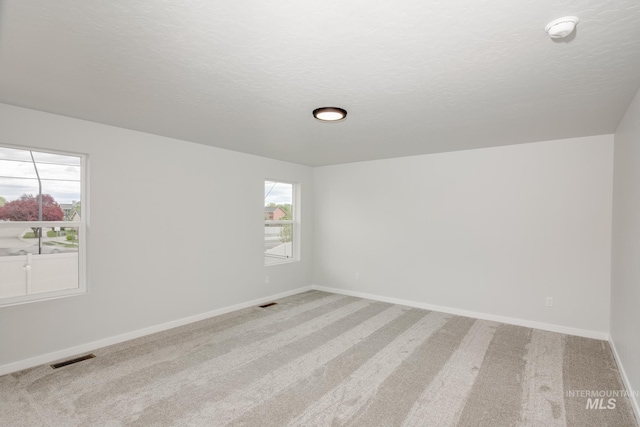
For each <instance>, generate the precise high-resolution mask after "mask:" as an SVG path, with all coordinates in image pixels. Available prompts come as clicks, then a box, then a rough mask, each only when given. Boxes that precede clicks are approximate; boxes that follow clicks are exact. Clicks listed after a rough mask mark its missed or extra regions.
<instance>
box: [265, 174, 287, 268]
mask: <svg viewBox="0 0 640 427" xmlns="http://www.w3.org/2000/svg"><path fill="white" fill-rule="evenodd" d="M293 195H294V185H293V184H291V183H286V182H276V181H265V183H264V220H265V227H264V249H265V252H264V255H265V264H274V263H278V262H282V261H283V260H289V259H291V258H293V244H294V204H293V203H294V197H293Z"/></svg>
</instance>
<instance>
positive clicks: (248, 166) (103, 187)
mask: <svg viewBox="0 0 640 427" xmlns="http://www.w3.org/2000/svg"><path fill="white" fill-rule="evenodd" d="M0 144H11V145H19V146H29V147H37V148H43V149H55V150H68V151H73V152H82V153H87V154H88V155H89V162H90V223H89V231H88V234H89V246H88V286H89V289H90V293H89V294H87V295H82V296H78V297H72V298H64V299H57V300H51V301H44V302H37V303H30V304H24V305H19V306H11V307H4V308H0V367H1V366H2V365H6V364H10V363H14V362H18V361H21V360H24V359H27V358H30V357H35V356H40V355H43V354H46V353H49V352H54V351H59V350H62V349H66V348H70V347H73V346H78V345H82V344H84V343H89V342H93V341H96V340H100V339H105V338H108V337H112V336H115V335H119V334H124V333H128V332H130V331H135V330H138V329H140V328H145V327H150V326H154V325H158V324H161V323H164V322H169V321H172V320H176V319H181V318H184V317H188V316H193V315H197V314H199V313H204V312H208V311H211V310H214V309H217V308H221V307H227V306H230V305H234V304H238V303H242V302H246V301H250V300H253V299H257V298H260V297H265V296H269V295H273V294H277V293H280V292H285V291H288V290H292V289H296V288H300V287H303V286H308V285H310V284H311V273H312V255H311V249H312V246H311V240H312V237H313V236H312V233H313V217H312V213H313V207H312V203H313V197H312V186H313V184H312V169H311V168H309V167H306V166H299V165H294V164H290V163H285V162H280V161H275V160H269V159H265V158H261V157H256V156H251V155H246V154H241V153H236V152H232V151H227V150H222V149H218V148H212V147H208V146H204V145H198V144H192V143H187V142H184V141H177V140H173V139H170V138H164V137H160V136H156V135H149V134H144V133H140V132H134V131H130V130H126V129H120V128H115V127H110V126H104V125H100V124H96V123H92V122H86V121H81V120H76V119H71V118H67V117H61V116H56V115H52V114H47V113H42V112H37V111H33V110H28V109H22V108H17V107H13V106H8V105H3V104H0ZM267 177H268V178H272V179H281V180H286V181H290V182H299V183H300V184H301V187H302V200H301V210H302V230H301V234H302V237H303V244H302V249H301V250H302V260H301V262H297V263H291V264H286V265H278V266H270V267H264V257H263V247H264V244H263V227H264V225H263V220H264V215H263V213H262V210H263V199H264V197H263V196H264V179H265V178H267ZM85 205H86V203H85V201H83V208H84V206H85ZM266 274H268V275H269V276H270V283H269V284H268V285H267V284H265V279H264V276H265V275H266Z"/></svg>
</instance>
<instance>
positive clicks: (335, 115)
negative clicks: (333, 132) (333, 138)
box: [313, 107, 347, 122]
mask: <svg viewBox="0 0 640 427" xmlns="http://www.w3.org/2000/svg"><path fill="white" fill-rule="evenodd" d="M313 117H315V118H316V119H318V120H320V121H322V122H337V121H340V120H344V119H345V118H346V117H347V110H345V109H342V108H338V107H322V108H316V109H315V110H313Z"/></svg>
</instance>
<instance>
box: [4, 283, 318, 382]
mask: <svg viewBox="0 0 640 427" xmlns="http://www.w3.org/2000/svg"><path fill="white" fill-rule="evenodd" d="M310 290H312V287H311V286H304V287H302V288H297V289H293V290H291V291H287V292H281V293H279V294H275V295H270V296H266V297H263V298H258V299H255V300H251V301H247V302H243V303H240V304H235V305H231V306H228V307H222V308H218V309H216V310H212V311H208V312H205V313H200V314H196V315H194V316H189V317H184V318H182V319H177V320H172V321H170V322H166V323H161V324H159V325H155V326H149V327H147V328H142V329H137V330H135V331H131V332H127V333H124V334H120V335H115V336H112V337H108V338H104V339H100V340H97V341H92V342H88V343H86V344H80V345H77V346H74V347H70V348H65V349H63V350H58V351H54V352H51V353H46V354H43V355H40V356H35V357H31V358H29V359H24V360H19V361H17V362H12V363H7V364H6V365H0V375H6V374H10V373H12V372H17V371H21V370H23V369H28V368H33V367H34V366H39V365H43V364H46V363H51V362H54V361H56V360H59V359H64V358H66V357H70V356H75V355H77V354H79V353H86V352H89V351H94V350H96V349H98V348H102V347H106V346H109V345H113V344H118V343H121V342H124V341H128V340H132V339H134V338H140V337H143V336H146V335H151V334H155V333H156V332H162V331H166V330H167V329H173V328H177V327H178V326H183V325H188V324H189V323H194V322H198V321H200V320H205V319H209V318H211V317H215V316H220V315H222V314H226V313H231V312H232V311H237V310H241V309H243V308H248V307H252V306H256V305H260V304H264V303H266V302H271V301H273V300H276V299H280V298H285V297H288V296H291V295H296V294H300V293H302V292H306V291H310Z"/></svg>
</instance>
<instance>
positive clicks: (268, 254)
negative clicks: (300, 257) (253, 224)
mask: <svg viewBox="0 0 640 427" xmlns="http://www.w3.org/2000/svg"><path fill="white" fill-rule="evenodd" d="M293 230H294V228H293V224H265V226H264V259H265V264H275V263H278V262H281V261H283V260H287V259H291V258H293Z"/></svg>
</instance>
